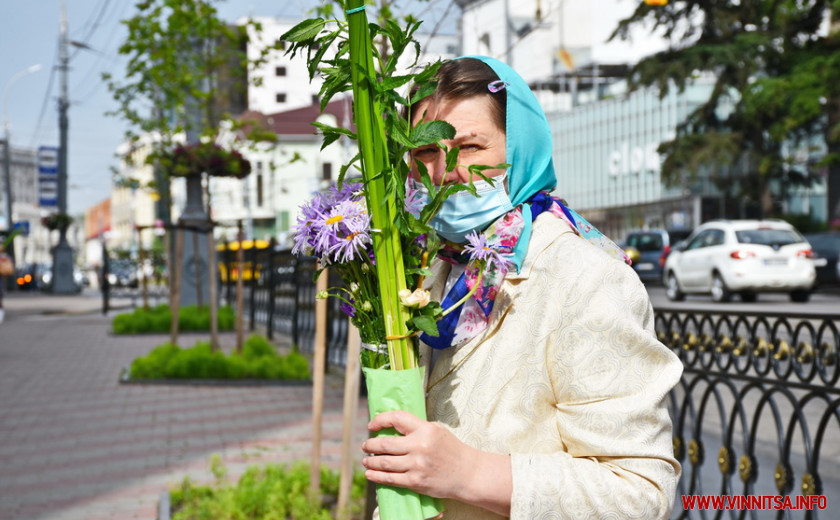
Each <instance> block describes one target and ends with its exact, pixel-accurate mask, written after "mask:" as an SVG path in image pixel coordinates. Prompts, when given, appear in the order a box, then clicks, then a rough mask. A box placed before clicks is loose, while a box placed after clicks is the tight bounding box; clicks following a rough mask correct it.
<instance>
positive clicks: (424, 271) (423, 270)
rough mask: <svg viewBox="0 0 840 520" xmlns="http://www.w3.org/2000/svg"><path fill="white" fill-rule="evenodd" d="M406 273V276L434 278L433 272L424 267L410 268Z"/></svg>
mask: <svg viewBox="0 0 840 520" xmlns="http://www.w3.org/2000/svg"><path fill="white" fill-rule="evenodd" d="M405 272H406V274H419V275H423V276H432V274H433V273H432V270H431V269H428V268H426V267H423V268H420V267H410V268H408V269H406V270H405Z"/></svg>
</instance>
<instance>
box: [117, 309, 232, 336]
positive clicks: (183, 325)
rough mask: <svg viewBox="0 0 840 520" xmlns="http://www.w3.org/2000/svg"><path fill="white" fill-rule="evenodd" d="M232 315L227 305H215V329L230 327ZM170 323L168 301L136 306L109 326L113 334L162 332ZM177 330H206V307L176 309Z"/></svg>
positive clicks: (207, 314) (207, 322)
mask: <svg viewBox="0 0 840 520" xmlns="http://www.w3.org/2000/svg"><path fill="white" fill-rule="evenodd" d="M235 320H236V315H235V314H234V312H233V309H232V308H231V307H230V306H227V305H225V306H223V307H219V313H218V316H217V319H216V321H217V323H218V324H219V330H233V324H234V322H235ZM171 327H172V312H171V311H170V310H169V305H166V304H162V305H158V306H156V307H150V308H149V309H148V310H147V309H143V308H142V307H138V308H137V309H134V311H133V312H128V313H123V314H118V315H116V316H114V321H113V323H112V325H111V328H112V329H113V331H114V334H139V333H144V332H158V333H166V332H169V330H170V329H171ZM178 330H180V331H183V332H196V331H200V332H203V331H209V330H210V308H209V307H208V306H206V305H205V306H202V307H199V306H197V305H186V306H184V307H181V310H180V312H179V313H178Z"/></svg>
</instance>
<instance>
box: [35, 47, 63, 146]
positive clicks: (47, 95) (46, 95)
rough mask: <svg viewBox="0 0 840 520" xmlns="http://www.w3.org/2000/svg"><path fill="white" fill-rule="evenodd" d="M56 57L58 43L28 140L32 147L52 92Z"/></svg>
mask: <svg viewBox="0 0 840 520" xmlns="http://www.w3.org/2000/svg"><path fill="white" fill-rule="evenodd" d="M57 59H58V45H56V50H55V56H53V62H52V66H51V67H50V79H49V80H48V81H47V91H46V92H45V93H44V101H43V102H42V103H41V112H40V113H39V114H38V123H37V124H36V125H35V131H34V132H32V139H30V140H29V147H30V148H33V147H34V146H35V143H36V141H37V140H38V137H39V135H40V133H41V124H42V123H43V122H44V115H45V114H46V112H47V103H48V102H49V100H50V94H52V84H53V79H54V78H55V68H56V60H57Z"/></svg>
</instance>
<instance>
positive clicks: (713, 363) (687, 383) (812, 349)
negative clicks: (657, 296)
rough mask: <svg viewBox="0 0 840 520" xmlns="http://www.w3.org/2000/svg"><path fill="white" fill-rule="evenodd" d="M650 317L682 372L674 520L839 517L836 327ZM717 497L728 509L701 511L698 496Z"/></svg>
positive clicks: (674, 407)
mask: <svg viewBox="0 0 840 520" xmlns="http://www.w3.org/2000/svg"><path fill="white" fill-rule="evenodd" d="M655 316H656V333H657V335H658V337H659V339H660V341H662V342H663V343H664V344H665V345H667V346H668V347H670V348H671V349H672V350H673V351H674V352H675V353H677V354H678V355H679V357H680V359H681V360H682V362H683V365H684V374H683V377H682V380H681V381H680V384H679V385H678V386H677V388H675V389H674V390H673V391H672V392H671V394H670V396H669V407H670V413H671V417H672V419H673V424H674V452H675V454H676V456H677V458H678V459H679V460H680V463H681V464H682V465H683V475H682V479H681V480H680V486H679V492H678V494H677V513H676V514H675V516H678V517H680V518H820V517H822V518H833V517H834V516H833V515H832V514H831V513H830V511H831V510H832V509H834V510H836V509H835V508H836V507H837V505H838V504H840V464H838V463H840V450H838V448H840V388H838V385H837V382H838V379H839V378H840V367H838V359H837V356H838V347H840V333H838V324H840V318H838V316H836V315H834V316H825V315H813V314H796V315H792V314H776V313H762V314H761V315H756V314H750V313H746V312H726V313H723V312H699V311H690V310H676V309H662V308H660V309H657V310H656V313H655ZM710 496H715V497H723V498H724V499H725V500H728V502H720V503H718V505H722V506H723V507H714V504H713V502H706V507H705V509H706V510H705V511H701V503H700V501H699V500H700V499H699V497H707V498H709V497H710ZM771 496H775V497H779V498H769V497H771ZM686 497H687V498H686ZM763 497H768V498H766V499H765V498H763ZM785 497H786V498H785ZM695 499H697V501H695ZM703 500H706V499H703ZM748 500H752V502H751V503H750V502H748ZM832 502H833V506H832ZM826 504H828V505H829V507H831V509H828V510H825V511H822V510H821V509H820V505H823V506H824V505H826ZM727 505H730V506H739V505H740V506H747V507H734V508H731V509H730V508H728V507H727ZM759 506H766V507H764V508H762V507H759ZM788 506H789V507H788ZM797 506H800V507H797ZM804 506H809V507H804Z"/></svg>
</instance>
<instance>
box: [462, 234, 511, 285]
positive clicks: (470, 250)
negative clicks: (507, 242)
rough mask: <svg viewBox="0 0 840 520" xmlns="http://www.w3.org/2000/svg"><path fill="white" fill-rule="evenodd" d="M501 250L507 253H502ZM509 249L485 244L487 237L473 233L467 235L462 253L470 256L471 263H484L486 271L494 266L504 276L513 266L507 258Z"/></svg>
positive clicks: (509, 252)
mask: <svg viewBox="0 0 840 520" xmlns="http://www.w3.org/2000/svg"><path fill="white" fill-rule="evenodd" d="M503 249H506V250H508V251H504V252H503V251H502V250H503ZM509 249H510V248H500V247H496V246H493V245H490V244H488V243H487V237H485V236H484V235H481V234H478V233H476V232H475V231H473V232H472V233H470V234H468V235H467V245H465V246H464V253H466V254H468V255H469V256H470V261H471V262H474V261H479V262H485V263H486V264H487V268H488V269H491V268H493V267H494V266H495V267H496V268H497V269H498V270H499V272H500V273H501V274H503V275H504V274H505V273H507V272H508V271H509V270H510V268H511V267H513V265H514V264H513V261H511V260H510V259H509V258H507V257H508V256H510V254H511V251H509Z"/></svg>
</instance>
